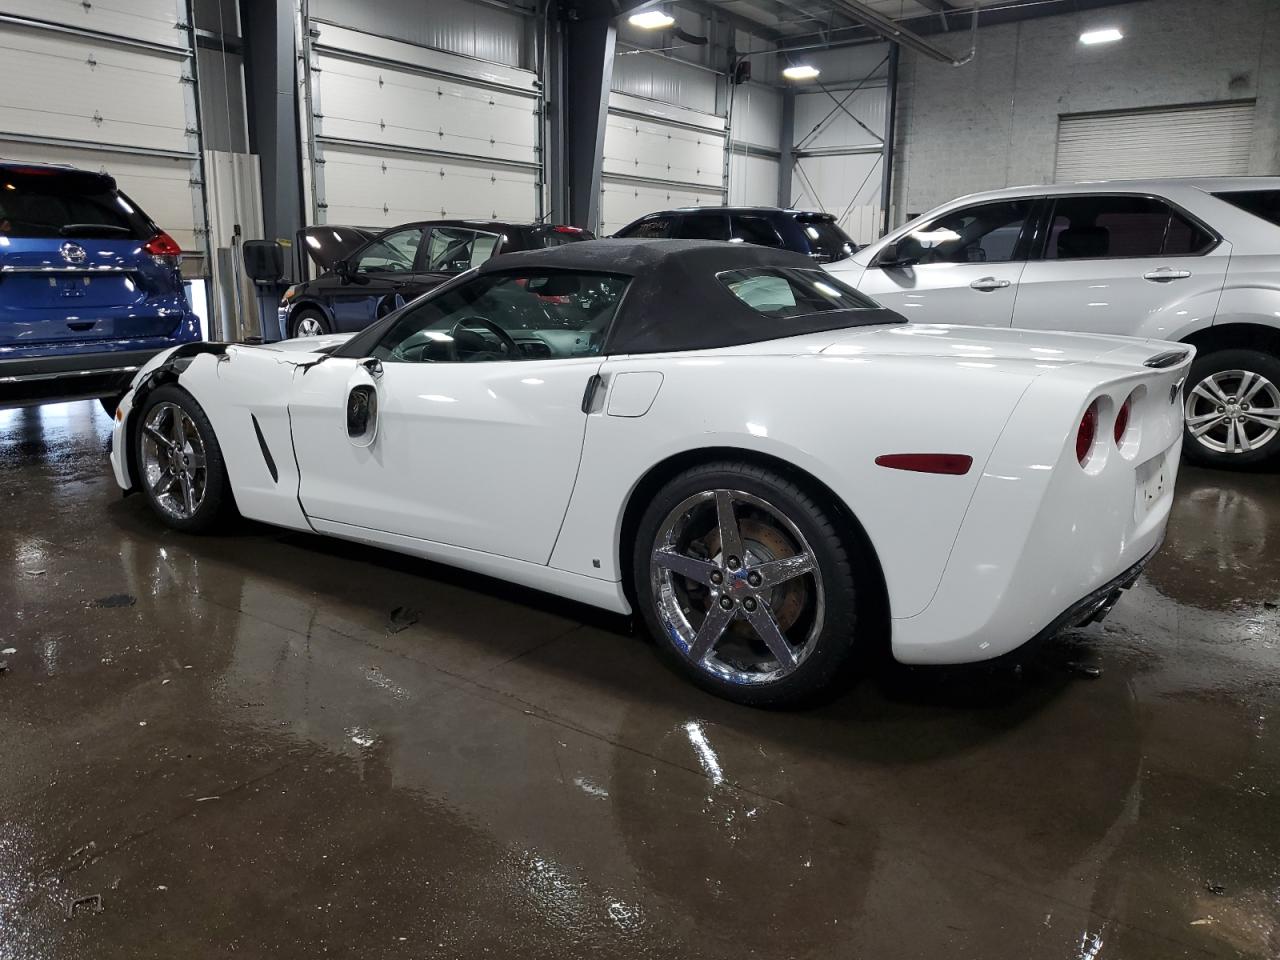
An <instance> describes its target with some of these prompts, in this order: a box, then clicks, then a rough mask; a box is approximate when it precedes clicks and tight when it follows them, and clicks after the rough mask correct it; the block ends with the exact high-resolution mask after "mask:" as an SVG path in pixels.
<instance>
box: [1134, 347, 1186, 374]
mask: <svg viewBox="0 0 1280 960" xmlns="http://www.w3.org/2000/svg"><path fill="white" fill-rule="evenodd" d="M1190 355H1191V351H1190V350H1166V351H1164V352H1163V353H1157V354H1156V355H1155V356H1154V357H1148V358H1147V359H1146V360H1143V361H1142V365H1143V366H1144V367H1151V368H1153V369H1155V370H1163V369H1164V368H1165V367H1176V366H1177V365H1178V364H1180V363H1181V362H1182V361H1183V360H1185V359H1187V357H1188V356H1190Z"/></svg>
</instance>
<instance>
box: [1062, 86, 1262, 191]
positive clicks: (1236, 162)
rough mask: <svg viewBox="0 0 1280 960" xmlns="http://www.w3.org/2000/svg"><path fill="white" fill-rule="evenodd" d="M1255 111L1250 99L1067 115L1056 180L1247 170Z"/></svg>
mask: <svg viewBox="0 0 1280 960" xmlns="http://www.w3.org/2000/svg"><path fill="white" fill-rule="evenodd" d="M1253 114H1254V102H1253V101H1252V100H1248V101H1239V102H1236V103H1213V104H1205V105H1201V106H1187V107H1170V108H1167V109H1153V110H1130V111H1114V112H1108V113H1091V114H1078V115H1074V116H1063V117H1060V118H1059V119H1058V160H1057V165H1056V168H1055V170H1054V179H1055V180H1056V181H1057V182H1059V183H1068V182H1071V181H1074V180H1111V179H1121V178H1125V177H1140V178H1141V177H1192V176H1210V177H1230V176H1239V175H1243V174H1247V173H1248V172H1249V150H1250V146H1251V144H1252V142H1253Z"/></svg>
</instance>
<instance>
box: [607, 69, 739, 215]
mask: <svg viewBox="0 0 1280 960" xmlns="http://www.w3.org/2000/svg"><path fill="white" fill-rule="evenodd" d="M725 141H726V131H725V121H724V118H723V117H718V116H714V115H712V114H707V113H701V112H699V111H697V110H690V109H689V108H687V107H681V106H676V105H674V104H668V103H659V102H657V101H654V100H646V99H644V98H641V97H634V96H630V95H629V94H624V93H612V94H610V95H609V119H608V127H607V128H606V130H605V138H604V161H603V167H602V174H603V176H602V182H601V190H602V196H601V204H600V218H601V221H602V222H601V226H600V229H601V233H602V234H609V233H612V232H613V231H615V230H617V229H618V228H619V227H622V226H625V225H626V224H628V223H630V222H631V221H632V220H634V219H636V218H637V217H641V216H644V214H646V213H652V212H653V211H654V210H667V209H670V208H672V207H689V206H707V205H712V206H715V205H718V204H723V203H724V202H725V191H724V175H725Z"/></svg>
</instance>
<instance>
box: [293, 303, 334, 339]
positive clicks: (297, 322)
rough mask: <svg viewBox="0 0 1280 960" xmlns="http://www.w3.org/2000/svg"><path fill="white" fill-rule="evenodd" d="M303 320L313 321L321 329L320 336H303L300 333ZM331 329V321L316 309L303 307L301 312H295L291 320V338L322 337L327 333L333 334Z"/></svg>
mask: <svg viewBox="0 0 1280 960" xmlns="http://www.w3.org/2000/svg"><path fill="white" fill-rule="evenodd" d="M303 320H313V321H315V323H316V324H317V325H318V326H319V327H320V333H319V334H302V333H299V332H298V328H299V327H301V326H302V321H303ZM332 332H333V331H332V330H331V329H330V327H329V320H328V318H327V317H325V315H324V314H323V313H322V312H320V311H319V310H317V309H316V308H315V307H303V308H302V309H301V310H295V311H294V312H293V316H291V317H290V318H289V336H290V337H301V336H321V335H323V334H326V333H332Z"/></svg>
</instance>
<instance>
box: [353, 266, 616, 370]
mask: <svg viewBox="0 0 1280 960" xmlns="http://www.w3.org/2000/svg"><path fill="white" fill-rule="evenodd" d="M629 282H630V278H629V277H622V276H616V275H613V274H600V273H578V272H567V271H565V272H562V271H555V272H529V271H526V272H514V273H509V274H486V275H483V276H477V277H474V278H472V279H470V280H464V281H462V282H461V283H459V284H458V285H456V286H454V287H452V288H450V289H448V290H444V291H442V292H441V293H439V294H438V295H436V296H431V297H427V298H426V299H423V300H420V301H418V302H417V303H416V304H414V305H412V306H410V307H408V308H406V309H405V310H404V312H403V313H401V314H400V315H399V317H398V318H397V319H396V320H395V322H394V323H392V324H391V326H389V327H387V328H386V330H385V331H384V332H383V333H382V334H381V336H379V337H378V339H377V342H376V344H374V346H373V348H372V350H371V351H370V355H371V356H374V357H377V358H378V359H380V360H390V361H399V362H410V363H413V362H440V361H446V362H450V361H451V362H473V361H480V360H535V359H555V358H567V357H579V356H591V355H594V354H598V353H599V352H600V349H601V347H602V346H603V344H604V338H605V334H606V332H607V331H608V329H609V324H610V323H611V322H612V320H613V316H614V314H615V313H616V312H617V309H618V304H619V303H620V302H621V300H622V295H623V293H624V292H625V290H626V288H627V284H628V283H629ZM344 353H345V351H344Z"/></svg>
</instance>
